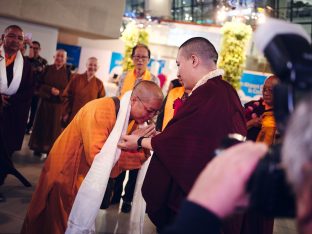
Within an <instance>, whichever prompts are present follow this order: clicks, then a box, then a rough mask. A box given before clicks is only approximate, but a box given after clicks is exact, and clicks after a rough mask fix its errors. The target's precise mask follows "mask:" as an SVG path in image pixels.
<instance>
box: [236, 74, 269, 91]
mask: <svg viewBox="0 0 312 234" xmlns="http://www.w3.org/2000/svg"><path fill="white" fill-rule="evenodd" d="M266 78H267V76H264V75H259V74H256V73H249V72H248V73H247V72H244V73H243V75H242V78H241V81H240V82H241V90H242V91H243V92H244V94H245V96H248V97H254V96H259V95H260V96H262V86H263V83H264V80H265V79H266Z"/></svg>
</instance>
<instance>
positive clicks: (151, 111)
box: [136, 96, 159, 115]
mask: <svg viewBox="0 0 312 234" xmlns="http://www.w3.org/2000/svg"><path fill="white" fill-rule="evenodd" d="M136 97H137V98H138V99H139V101H140V102H141V103H142V105H143V107H144V109H145V110H146V112H147V113H149V114H151V115H158V114H159V110H150V109H148V108H147V107H146V106H145V105H144V103H143V102H142V100H141V98H139V96H136Z"/></svg>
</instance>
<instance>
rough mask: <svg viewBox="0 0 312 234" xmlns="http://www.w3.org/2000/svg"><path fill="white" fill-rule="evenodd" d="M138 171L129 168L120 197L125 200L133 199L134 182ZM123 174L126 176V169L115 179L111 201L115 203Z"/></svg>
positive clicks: (118, 197)
mask: <svg viewBox="0 0 312 234" xmlns="http://www.w3.org/2000/svg"><path fill="white" fill-rule="evenodd" d="M138 172H139V169H134V170H129V178H128V181H127V184H126V187H125V194H124V195H123V196H122V199H123V200H124V201H125V202H129V203H131V202H132V200H133V194H134V189H135V183H136V179H137V176H138ZM125 176H126V171H124V172H123V173H121V174H120V175H119V176H118V177H117V178H116V179H115V188H114V194H113V198H112V203H117V202H119V201H120V198H121V193H122V190H123V182H124V179H125Z"/></svg>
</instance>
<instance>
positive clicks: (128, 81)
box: [120, 70, 152, 97]
mask: <svg viewBox="0 0 312 234" xmlns="http://www.w3.org/2000/svg"><path fill="white" fill-rule="evenodd" d="M136 79H137V78H136V75H135V70H131V71H129V72H128V73H127V75H126V78H125V81H124V84H123V86H122V88H121V91H120V97H122V95H124V93H125V92H127V91H130V90H132V89H133V88H134V84H135V80H136ZM151 79H152V76H151V73H150V72H149V71H148V70H146V71H145V72H144V74H143V76H142V80H151Z"/></svg>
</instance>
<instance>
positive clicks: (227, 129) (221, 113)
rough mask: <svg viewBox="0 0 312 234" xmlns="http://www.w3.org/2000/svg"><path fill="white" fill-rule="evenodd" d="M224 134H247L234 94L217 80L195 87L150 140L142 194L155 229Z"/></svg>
mask: <svg viewBox="0 0 312 234" xmlns="http://www.w3.org/2000/svg"><path fill="white" fill-rule="evenodd" d="M229 133H240V134H242V135H246V133H247V129H246V124H245V118H244V114H243V108H242V105H241V102H240V100H239V97H238V95H237V93H236V91H235V90H234V89H233V87H232V86H231V85H230V84H228V83H227V82H226V81H223V80H222V78H221V77H220V76H219V77H215V78H212V79H210V80H208V81H207V82H206V83H205V84H203V85H202V86H200V87H198V88H197V89H196V90H195V91H194V92H193V93H192V95H191V96H190V97H189V98H188V99H187V100H186V101H185V103H184V104H183V106H182V107H181V108H180V109H179V110H178V112H177V113H176V115H175V116H174V117H173V119H172V120H171V121H170V122H169V123H168V125H167V127H166V129H165V130H164V131H163V132H162V133H160V134H158V135H157V136H155V137H153V138H152V142H151V143H152V147H153V150H154V156H153V157H152V159H151V163H150V166H149V168H148V171H147V174H146V177H145V181H144V184H143V187H142V194H143V197H144V199H145V201H146V203H147V207H146V211H147V213H148V215H149V217H150V219H151V220H152V222H153V223H154V224H155V225H156V226H157V227H159V228H162V227H164V226H165V225H167V224H168V223H170V222H171V221H172V219H173V218H174V216H175V214H176V213H177V212H178V210H179V207H180V204H181V202H182V200H183V199H184V198H185V197H186V196H187V194H188V192H189V191H190V189H191V188H192V186H193V184H194V182H195V180H196V178H197V176H198V175H199V173H200V172H201V171H202V169H203V168H204V167H205V165H206V164H207V163H208V162H209V161H210V160H211V159H212V158H213V155H214V150H215V149H216V148H217V147H218V146H219V144H220V142H221V140H222V139H223V138H224V137H225V136H227V134H229ZM232 233H234V232H232Z"/></svg>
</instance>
